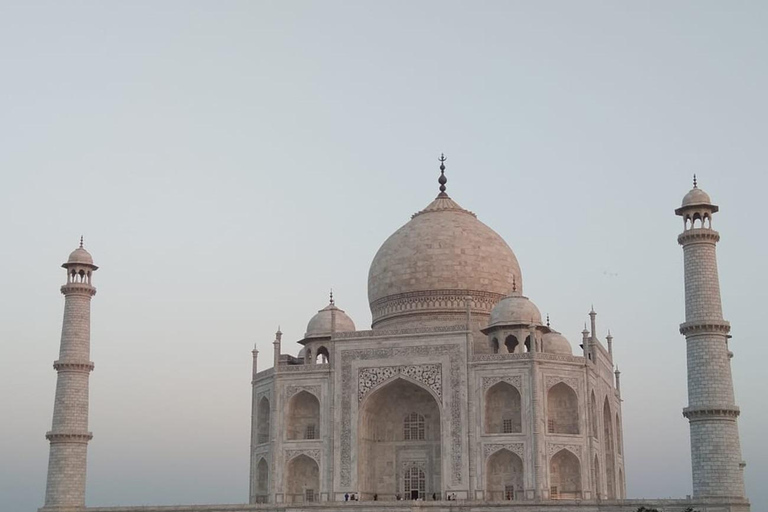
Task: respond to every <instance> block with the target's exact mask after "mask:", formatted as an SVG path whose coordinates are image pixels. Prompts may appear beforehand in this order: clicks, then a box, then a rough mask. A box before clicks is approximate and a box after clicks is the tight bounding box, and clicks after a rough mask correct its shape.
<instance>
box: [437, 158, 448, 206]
mask: <svg viewBox="0 0 768 512" xmlns="http://www.w3.org/2000/svg"><path fill="white" fill-rule="evenodd" d="M446 160H448V159H447V158H445V155H444V154H443V153H440V158H438V161H439V162H440V177H439V178H438V179H437V182H438V183H439V184H440V195H441V196H445V195H447V194H446V193H445V184H446V183H448V178H446V177H445V161H446Z"/></svg>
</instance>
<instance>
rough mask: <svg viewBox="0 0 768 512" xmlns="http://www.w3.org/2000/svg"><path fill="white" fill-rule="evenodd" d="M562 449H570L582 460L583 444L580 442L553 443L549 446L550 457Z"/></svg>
mask: <svg viewBox="0 0 768 512" xmlns="http://www.w3.org/2000/svg"><path fill="white" fill-rule="evenodd" d="M560 450H568V451H569V452H571V453H572V454H574V455H575V456H576V457H578V458H579V460H581V445H580V444H560V443H553V444H550V445H548V446H547V453H548V454H549V456H550V457H552V456H553V455H554V454H556V453H557V452H559V451H560Z"/></svg>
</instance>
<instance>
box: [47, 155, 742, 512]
mask: <svg viewBox="0 0 768 512" xmlns="http://www.w3.org/2000/svg"><path fill="white" fill-rule="evenodd" d="M444 162H445V159H444V158H443V157H441V161H440V169H439V170H440V174H439V178H438V184H439V191H438V194H437V197H435V198H434V200H432V201H431V202H429V204H427V205H426V206H425V207H424V208H423V209H421V210H420V211H418V212H417V213H414V214H413V215H412V216H411V218H410V220H409V221H408V222H406V223H405V224H404V225H403V226H402V227H401V228H400V229H398V230H397V231H395V232H394V233H393V234H392V235H391V236H389V237H388V238H387V239H386V240H385V241H384V243H383V244H382V245H381V247H380V248H379V250H378V252H377V253H376V256H375V257H374V259H373V262H372V263H371V266H370V271H369V274H368V299H369V303H370V310H371V315H372V322H371V325H370V329H363V330H360V329H358V327H357V325H359V324H356V322H355V321H353V319H352V318H350V317H349V316H348V315H347V314H346V313H345V312H344V310H343V309H342V306H343V304H337V303H336V301H335V300H334V297H333V294H332V293H331V295H330V298H329V301H328V303H327V304H326V305H323V304H322V303H321V304H318V307H320V309H319V311H318V312H317V314H315V315H314V316H313V317H312V318H309V319H307V320H308V321H307V327H306V332H305V334H304V336H303V337H302V338H301V339H298V340H291V343H297V344H298V345H299V346H300V347H297V346H296V345H292V344H291V345H290V346H289V345H288V340H285V339H283V336H282V333H281V332H280V331H279V329H278V332H277V333H276V335H275V338H274V342H273V349H274V350H273V354H272V355H271V356H272V361H271V363H272V364H271V366H272V367H271V368H269V369H266V370H262V371H257V361H258V358H259V357H262V358H263V357H264V355H260V354H259V353H258V351H257V350H256V349H254V350H253V352H252V358H253V373H252V376H251V385H252V401H251V411H252V412H251V418H252V426H251V446H250V461H251V462H250V479H249V482H250V490H249V494H248V496H247V503H242V504H232V505H188V506H173V507H168V506H162V507H113V508H109V507H86V504H85V485H86V454H87V447H88V443H89V441H90V440H91V437H92V434H91V433H90V432H89V430H88V385H89V375H90V372H91V371H92V370H93V368H94V366H93V363H92V362H91V361H90V303H91V299H92V297H93V296H94V295H95V293H96V289H95V287H94V285H93V279H94V273H95V271H96V270H97V269H98V267H97V266H96V265H95V264H94V260H93V258H92V257H91V255H90V254H89V253H88V252H87V251H86V249H85V248H84V247H83V245H82V242H81V245H80V247H78V248H77V249H76V250H75V251H74V252H72V254H71V255H70V256H69V259H68V260H67V262H66V263H64V264H63V265H62V266H63V267H64V268H65V269H66V283H65V284H64V285H63V286H62V287H61V292H62V294H63V295H64V297H65V305H64V321H63V327H62V336H61V348H60V353H59V357H58V359H57V360H56V361H55V362H54V368H55V370H56V372H57V374H58V380H57V386H56V399H55V405H54V411H53V424H52V427H51V430H50V431H49V432H48V433H47V434H46V437H47V439H48V441H49V442H50V457H49V466H48V481H47V488H46V495H45V504H44V506H43V507H42V508H41V509H40V511H41V512H86V511H90V512H140V511H141V512H225V511H227V512H243V511H260V510H264V511H267V510H286V511H288V510H290V511H293V510H296V511H299V510H310V509H318V510H321V509H322V510H328V511H331V510H340V509H350V510H354V511H363V510H365V511H373V510H378V509H387V510H392V511H410V510H417V509H418V510H424V509H433V510H435V512H437V511H449V510H450V511H456V512H458V511H462V512H469V511H473V512H485V511H491V510H515V511H528V512H576V511H583V512H635V511H636V510H638V509H639V508H640V507H647V508H648V509H653V508H655V509H657V510H663V511H665V512H684V511H686V510H687V511H697V512H747V511H749V510H750V505H749V501H748V500H747V498H746V496H745V492H744V479H743V470H744V462H743V461H742V457H741V449H740V444H739V433H738V426H737V418H738V416H739V408H738V407H737V406H736V404H735V400H734V393H733V383H732V377H731V363H730V357H731V356H732V354H731V352H730V351H729V347H728V339H729V334H728V333H729V330H730V325H729V323H728V322H727V321H725V320H724V319H723V315H722V307H721V300H720V289H719V278H718V271H717V261H716V244H717V242H718V241H719V238H720V236H719V234H718V232H717V231H715V230H714V229H713V227H712V222H713V216H714V214H715V213H717V212H718V206H716V205H715V204H713V203H712V201H711V199H710V197H709V195H707V194H706V193H705V192H704V191H703V190H702V189H700V188H698V184H697V183H696V181H695V179H694V186H693V189H691V190H690V191H689V192H688V193H687V194H685V196H684V198H683V200H682V203H681V205H680V206H679V207H678V208H677V209H676V210H675V214H676V215H677V216H679V217H680V219H681V220H682V222H681V224H682V227H683V229H682V232H681V234H680V235H679V237H678V242H679V244H680V245H681V246H682V249H683V263H684V286H685V318H684V321H683V323H681V324H680V334H681V335H682V336H684V339H685V343H686V347H687V372H688V404H687V406H686V407H685V408H684V409H683V415H684V416H685V418H687V421H688V422H689V425H690V438H691V459H692V477H693V494H692V495H691V496H690V497H688V498H681V499H656V500H633V499H627V496H626V481H625V475H626V470H625V458H624V457H625V456H624V453H625V452H624V436H623V434H622V430H623V429H622V427H623V418H622V396H621V374H620V372H619V370H618V367H617V366H616V364H615V362H614V359H613V338H612V337H611V335H610V332H609V331H608V332H607V335H606V336H604V337H601V336H599V335H598V332H600V331H599V329H598V325H597V324H598V321H597V313H596V312H595V309H594V308H592V310H591V311H589V313H588V315H585V320H586V322H585V327H584V331H583V332H582V336H581V339H575V340H574V339H572V340H569V339H567V338H566V337H565V336H563V335H562V334H561V333H560V332H558V330H557V328H558V327H559V328H562V326H557V325H552V324H551V323H550V319H549V317H547V316H544V317H542V314H541V310H540V309H539V307H537V305H536V304H535V303H534V302H533V301H532V300H531V299H529V298H528V297H526V296H525V288H524V282H525V281H524V278H523V274H522V270H521V268H520V265H519V264H518V261H517V258H516V256H515V253H514V252H513V251H512V249H511V248H510V247H509V246H508V245H507V243H506V242H505V241H504V240H503V239H502V238H501V237H500V236H499V235H498V234H497V233H496V232H495V231H493V230H492V229H491V228H490V227H488V226H486V225H485V224H483V223H482V222H481V221H480V220H478V218H477V216H476V215H475V213H473V212H471V211H469V210H466V209H464V208H463V207H462V206H460V205H459V204H458V203H457V202H456V201H454V200H453V199H452V198H451V197H450V196H449V195H448V193H447V187H446V185H447V178H446V175H445V170H446V169H445V163H444ZM430 195H431V194H430ZM425 202H426V201H425ZM414 209H415V208H414ZM405 213H406V212H404V214H405ZM321 306H324V307H321ZM585 311H586V308H585ZM671 334H673V333H671ZM96 341H97V342H98V340H96ZM294 347H295V349H294ZM297 351H298V355H297V356H292V355H288V354H287V353H286V352H291V353H297ZM682 365H683V362H682V361H681V362H680V366H681V368H682ZM243 405H244V406H245V404H243ZM681 405H683V404H681ZM681 421H683V420H682V418H681ZM243 500H244V501H245V500H246V497H245V496H243Z"/></svg>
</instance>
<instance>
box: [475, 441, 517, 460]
mask: <svg viewBox="0 0 768 512" xmlns="http://www.w3.org/2000/svg"><path fill="white" fill-rule="evenodd" d="M499 450H509V451H510V452H512V453H515V454H517V455H518V456H519V457H520V458H521V459H524V458H525V445H524V444H523V443H493V444H484V445H483V457H484V458H485V459H488V457H490V456H491V455H493V454H494V453H496V452H497V451H499Z"/></svg>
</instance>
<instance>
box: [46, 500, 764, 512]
mask: <svg viewBox="0 0 768 512" xmlns="http://www.w3.org/2000/svg"><path fill="white" fill-rule="evenodd" d="M640 507H646V508H649V509H654V508H655V509H657V510H659V512H685V511H686V510H687V509H688V508H689V507H690V508H692V509H693V510H694V511H695V512H750V505H749V501H747V500H740V499H733V500H730V501H729V500H723V499H690V500H689V499H664V500H659V499H648V500H600V501H594V500H578V501H576V500H574V501H568V500H557V501H552V500H549V501H499V502H477V501H378V502H373V501H362V502H360V501H357V502H318V503H302V504H297V503H293V504H289V503H281V504H270V503H266V504H258V505H250V504H241V505H237V504H235V505H171V506H147V507H87V508H78V509H59V508H56V509H54V508H41V509H39V510H38V512H273V511H274V512H332V511H333V512H336V511H344V512H637V509H639V508H640Z"/></svg>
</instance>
